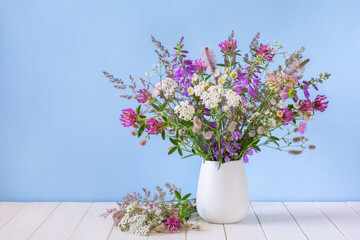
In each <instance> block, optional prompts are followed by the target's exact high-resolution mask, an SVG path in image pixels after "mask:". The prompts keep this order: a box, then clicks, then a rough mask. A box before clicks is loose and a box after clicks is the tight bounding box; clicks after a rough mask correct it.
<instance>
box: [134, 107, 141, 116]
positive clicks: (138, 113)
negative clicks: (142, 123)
mask: <svg viewBox="0 0 360 240" xmlns="http://www.w3.org/2000/svg"><path fill="white" fill-rule="evenodd" d="M140 109H141V105H139V106H138V107H137V108H136V110H135V113H136V114H137V115H140Z"/></svg>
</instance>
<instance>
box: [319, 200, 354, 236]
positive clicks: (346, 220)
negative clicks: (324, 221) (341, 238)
mask: <svg viewBox="0 0 360 240" xmlns="http://www.w3.org/2000/svg"><path fill="white" fill-rule="evenodd" d="M316 204H317V205H318V206H319V208H320V209H321V210H322V211H323V212H324V213H325V214H326V215H327V216H328V217H329V218H330V220H331V221H332V222H333V223H334V224H335V225H336V226H337V228H338V229H339V230H340V231H341V232H342V233H343V234H344V235H345V236H346V237H347V238H348V239H350V240H351V239H360V214H359V213H357V212H356V211H355V210H354V209H352V208H351V207H350V206H349V205H348V204H346V203H345V202H316Z"/></svg>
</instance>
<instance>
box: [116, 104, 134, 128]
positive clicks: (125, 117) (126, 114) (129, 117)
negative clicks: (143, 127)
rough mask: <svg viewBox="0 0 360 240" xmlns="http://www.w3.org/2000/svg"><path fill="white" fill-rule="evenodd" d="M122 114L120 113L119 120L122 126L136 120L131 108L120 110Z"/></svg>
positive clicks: (132, 123) (129, 125) (126, 125)
mask: <svg viewBox="0 0 360 240" xmlns="http://www.w3.org/2000/svg"><path fill="white" fill-rule="evenodd" d="M122 112H123V113H122V114H121V115H120V121H121V122H122V124H123V126H124V127H131V126H132V125H134V123H135V122H136V119H137V118H138V115H137V114H136V113H135V112H134V111H133V110H132V109H131V108H128V109H124V110H122Z"/></svg>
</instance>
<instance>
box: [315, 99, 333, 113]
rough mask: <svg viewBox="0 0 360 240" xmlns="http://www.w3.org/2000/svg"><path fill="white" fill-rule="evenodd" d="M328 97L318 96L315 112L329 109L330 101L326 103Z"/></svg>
mask: <svg viewBox="0 0 360 240" xmlns="http://www.w3.org/2000/svg"><path fill="white" fill-rule="evenodd" d="M325 99H326V97H325V96H324V95H317V96H316V98H315V100H314V102H313V106H314V110H316V111H320V112H323V111H325V109H326V108H327V105H328V103H329V101H327V102H325Z"/></svg>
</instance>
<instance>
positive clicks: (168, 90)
mask: <svg viewBox="0 0 360 240" xmlns="http://www.w3.org/2000/svg"><path fill="white" fill-rule="evenodd" d="M173 83H174V81H173V80H172V79H171V78H166V79H164V80H162V81H160V82H158V83H157V84H155V86H154V89H153V94H152V96H153V97H157V96H159V95H160V93H161V92H162V91H164V92H165V96H166V97H168V96H171V95H172V94H173V93H174V92H175V89H176V87H175V86H173V87H170V86H171V84H173Z"/></svg>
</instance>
